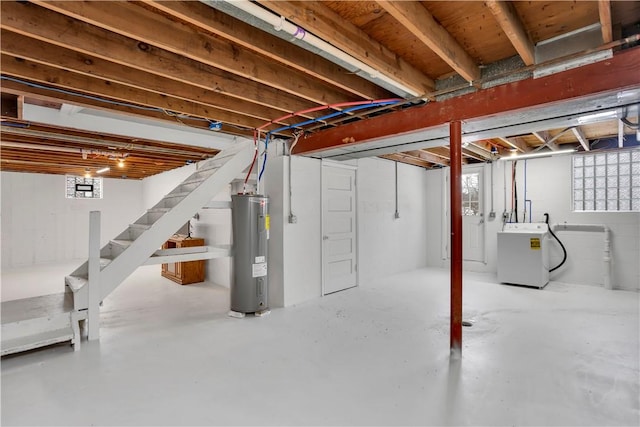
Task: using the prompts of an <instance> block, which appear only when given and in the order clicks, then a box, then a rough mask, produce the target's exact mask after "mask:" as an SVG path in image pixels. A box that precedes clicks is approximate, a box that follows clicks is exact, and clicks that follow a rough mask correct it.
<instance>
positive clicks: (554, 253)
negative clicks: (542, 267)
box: [426, 156, 640, 290]
mask: <svg viewBox="0 0 640 427" xmlns="http://www.w3.org/2000/svg"><path fill="white" fill-rule="evenodd" d="M485 168H486V171H487V174H486V178H487V179H486V180H485V184H486V185H485V188H486V190H487V193H486V199H485V200H486V203H485V218H488V215H489V211H490V193H489V191H490V187H491V186H490V174H489V172H488V169H489V166H488V165H487V166H485ZM445 171H446V170H445V169H441V170H432V171H428V172H427V184H426V188H427V191H428V192H429V194H432V197H430V202H429V209H428V212H427V219H428V225H427V235H428V236H429V239H428V248H427V259H428V264H429V265H430V266H439V267H444V266H447V265H448V264H449V263H448V260H446V259H443V250H442V246H443V238H446V233H441V232H439V230H441V229H442V226H443V216H444V211H445V209H447V208H448V207H447V206H446V205H445V204H443V197H442V192H443V190H444V191H447V192H448V191H449V189H448V187H446V188H444V187H443V183H444V175H445ZM505 172H506V177H507V179H506V183H507V210H510V207H511V202H510V200H511V187H510V185H511V184H510V183H511V175H510V174H511V162H508V161H505V162H496V163H494V190H493V191H494V209H495V211H496V214H497V218H496V219H495V220H493V221H487V222H486V227H487V228H486V253H487V263H486V264H483V263H468V262H466V263H465V269H466V270H471V271H482V272H489V273H495V272H496V253H497V232H498V231H499V230H500V229H501V228H502V222H501V221H500V216H501V214H502V212H503V211H504V210H505V203H504V183H505V179H504V176H505ZM517 184H518V194H519V200H520V202H519V211H520V221H522V206H523V205H522V203H523V200H524V199H525V197H524V161H519V162H518V173H517ZM526 198H527V199H530V200H532V220H533V222H543V221H544V216H543V214H544V213H545V212H547V213H549V215H550V222H551V223H552V224H555V223H564V222H567V223H572V224H576V223H578V224H604V225H607V226H608V227H610V228H611V239H612V242H611V244H612V256H613V262H612V271H613V277H612V283H613V285H614V287H615V288H618V289H630V290H638V289H640V262H639V260H640V213H622V212H613V213H580V212H572V210H571V156H558V157H551V158H542V159H529V160H527V195H526ZM527 216H528V215H527ZM444 224H446V223H444ZM557 235H558V237H559V238H560V239H561V240H562V242H563V243H564V245H565V247H566V248H567V251H568V259H567V262H566V264H565V265H564V266H562V267H560V269H558V270H556V271H555V272H553V273H551V280H557V281H562V282H568V283H576V284H586V285H593V286H601V285H602V283H603V279H602V278H603V272H604V268H603V262H602V259H603V246H604V244H603V235H602V233H593V232H559V233H557ZM550 248H551V264H552V265H554V266H555V265H557V264H558V263H559V262H560V260H561V250H560V249H559V246H558V245H557V244H556V243H555V242H554V243H552V244H551V246H550Z"/></svg>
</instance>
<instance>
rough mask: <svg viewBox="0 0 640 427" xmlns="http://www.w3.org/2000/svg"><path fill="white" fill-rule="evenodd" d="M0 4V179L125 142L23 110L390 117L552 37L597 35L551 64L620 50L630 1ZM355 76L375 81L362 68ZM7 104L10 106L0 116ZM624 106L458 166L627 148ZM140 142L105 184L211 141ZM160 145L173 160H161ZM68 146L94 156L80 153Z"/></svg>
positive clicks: (171, 163) (248, 125)
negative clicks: (255, 12) (30, 117)
mask: <svg viewBox="0 0 640 427" xmlns="http://www.w3.org/2000/svg"><path fill="white" fill-rule="evenodd" d="M0 7H1V12H2V13H1V15H2V16H1V24H0V28H1V34H0V36H1V40H0V45H1V53H2V57H1V61H2V62H1V64H2V65H1V68H2V70H1V71H2V78H3V80H2V89H1V90H2V94H3V111H2V114H3V118H2V134H3V135H2V140H3V145H2V163H1V167H2V170H11V171H22V172H46V173H69V174H78V171H79V170H84V169H86V168H91V169H92V170H95V169H97V168H99V167H101V165H102V164H103V163H104V161H105V159H107V160H108V159H109V158H110V157H109V155H108V153H106V151H109V150H111V151H113V153H111V154H112V156H111V160H113V158H115V156H117V155H119V154H118V152H119V151H120V152H122V151H126V150H124V149H123V148H121V147H114V148H109V147H112V146H109V145H107V146H106V149H105V147H104V145H101V141H102V140H105V139H109V138H115V139H117V138H124V139H125V140H126V139H127V138H128V137H125V136H122V135H118V129H113V134H111V133H110V135H108V136H107V135H103V133H101V132H97V133H96V134H95V135H88V136H87V135H83V138H77V137H76V135H75V134H74V132H72V131H71V130H69V129H66V130H65V129H60V128H55V127H53V128H52V127H51V125H50V124H49V125H45V124H43V123H36V122H29V121H24V120H21V119H23V117H22V116H21V106H22V105H24V104H25V103H26V104H30V105H39V106H44V107H48V108H53V109H61V108H64V106H77V107H80V109H81V108H91V109H94V110H95V109H98V110H100V109H102V110H107V111H110V112H113V113H119V114H122V116H123V117H124V118H126V119H128V120H134V121H135V120H137V119H139V118H144V119H153V120H156V121H159V122H165V123H172V124H178V125H181V126H185V127H191V128H194V127H195V128H198V129H200V130H202V129H209V128H214V129H217V128H218V127H219V126H221V129H220V130H218V131H217V132H216V131H211V139H212V141H215V140H216V139H217V138H219V137H221V134H222V133H225V134H232V135H239V136H245V137H249V138H251V137H253V134H254V130H255V129H260V130H261V136H262V137H264V135H265V134H266V133H267V132H272V135H271V136H272V137H283V138H289V137H291V135H292V133H293V132H294V131H296V130H303V131H304V132H305V133H306V134H307V135H311V134H320V133H322V132H323V131H325V130H327V129H333V128H341V127H342V126H344V125H345V124H347V123H350V122H354V121H359V120H366V119H367V118H369V117H379V116H381V115H389V117H390V118H391V119H390V120H392V117H393V116H392V115H393V114H394V112H397V111H399V110H408V109H414V108H419V107H420V106H423V105H425V104H427V103H438V102H440V101H441V100H443V99H445V98H447V97H457V96H461V95H464V94H466V93H469V92H473V91H479V90H480V91H481V90H483V89H484V88H486V87H490V86H492V85H496V84H503V83H504V82H509V81H513V80H517V79H522V78H530V77H531V73H532V71H533V70H534V68H536V67H537V66H538V65H540V64H541V62H544V63H545V64H546V63H547V62H545V61H544V60H542V59H538V60H537V59H536V55H538V56H540V54H541V52H542V53H544V52H543V51H542V50H540V46H543V45H545V43H547V44H548V43H549V40H553V39H554V38H558V37H568V38H571V34H574V36H573V38H572V40H575V39H576V38H578V39H584V40H586V39H588V38H589V37H591V38H593V37H596V39H597V40H596V41H595V42H592V44H591V45H580V44H578V45H577V46H573V42H572V43H566V44H567V45H568V44H572V49H573V50H566V49H565V51H561V52H560V53H556V56H566V55H573V54H575V52H577V51H581V50H585V49H591V50H593V51H595V52H596V53H597V54H604V55H606V54H607V52H609V54H615V52H617V51H618V50H620V49H629V48H633V46H634V45H635V44H637V37H636V38H633V37H634V35H637V34H638V32H639V29H638V22H639V21H640V4H639V2H624V1H621V2H617V1H612V2H609V1H575V2H572V1H560V2H500V1H487V2H480V1H477V2H476V1H473V2H410V1H406V2H388V1H378V2H369V1H357V2H356V1H353V2H352V1H349V2H343V1H321V2H295V1H277V2H272V1H258V2H231V3H227V2H224V1H202V2H195V1H190V2H156V1H148V0H145V1H140V2H55V1H54V2H43V1H32V2H14V1H3V2H1V4H0ZM256 7H257V8H258V9H260V14H262V15H271V16H272V17H275V19H276V21H278V20H279V21H280V24H279V25H277V27H283V29H282V30H281V31H276V29H274V25H272V24H268V23H265V22H263V21H262V20H261V19H258V18H255V17H251V16H250V15H249V14H248V13H247V10H250V9H251V8H253V9H255V8H256ZM241 8H244V10H242V9H241ZM280 16H282V18H279V17H280ZM285 24H288V25H290V26H291V25H293V26H294V28H297V30H296V33H297V37H298V38H299V37H300V36H301V35H302V34H303V33H305V34H311V35H313V36H315V38H316V39H318V40H320V41H321V42H326V43H329V44H331V45H332V47H333V48H337V49H339V50H341V51H342V53H341V58H342V59H336V58H335V57H333V56H331V55H329V54H327V53H323V52H322V51H321V50H320V49H318V48H317V47H311V46H309V45H308V42H309V40H310V39H311V36H309V35H307V36H305V38H304V40H302V41H299V40H296V37H294V36H293V35H289V34H284V32H285V27H286V25H285ZM256 26H257V27H256ZM258 27H259V28H258ZM587 34H589V37H587V36H586V35H587ZM625 37H631V39H627V40H622V39H624V38H625ZM620 40H622V41H621V42H617V41H620ZM307 49H311V50H307ZM567 49H568V48H567ZM329 50H330V49H329ZM343 56H344V57H348V58H347V59H345V58H343ZM600 59H602V57H600ZM595 60H596V59H595V58H592V59H589V58H587V60H586V61H587V62H589V61H591V62H593V61H595ZM345 61H347V62H345ZM556 62H557V61H556ZM354 64H355V65H354ZM358 67H359V68H358ZM370 69H372V70H375V73H372V72H364V71H363V70H370ZM496 76H498V77H500V78H498V77H496ZM394 85H395V86H394ZM461 88H464V89H461ZM381 100H383V101H381ZM630 102H631V103H633V102H637V100H636V99H635V98H634V99H632V100H631V101H630ZM367 103H369V104H367ZM12 105H15V109H13V108H8V107H7V108H5V106H12ZM327 105H332V107H330V108H324V107H325V106H327ZM343 111H346V112H347V113H342V112H343ZM633 111H636V112H632V113H631V114H630V113H629V111H628V110H626V109H619V110H618V112H617V115H616V116H614V117H611V118H609V119H608V120H599V121H597V122H595V123H584V124H579V125H575V126H573V129H569V130H567V127H566V126H558V125H557V124H556V125H554V124H553V123H550V124H549V127H548V128H546V129H536V133H535V134H534V133H531V132H528V131H522V130H520V131H518V132H517V133H512V134H501V135H490V134H489V135H486V137H485V138H482V139H479V140H474V141H471V142H469V143H468V144H466V146H465V147H464V150H463V155H464V161H465V162H467V163H474V162H481V161H487V160H491V159H494V158H496V157H497V156H501V155H507V154H509V153H510V152H511V151H517V152H521V153H524V152H529V151H532V150H536V149H537V148H540V147H542V146H543V145H545V144H546V146H545V149H552V150H553V149H559V148H561V147H578V148H580V149H581V150H582V149H588V148H591V146H593V147H594V148H600V147H608V146H619V145H620V144H621V143H622V144H624V143H636V141H637V137H636V133H637V132H636V130H635V129H634V127H635V128H637V123H638V120H637V109H636V110H633ZM620 118H624V119H625V123H626V125H621V124H620V123H621V121H620ZM302 122H307V123H306V124H304V125H301V124H300V123H302ZM36 130H37V131H38V132H36V133H35V134H34V131H36ZM47 132H49V133H50V134H51V137H47V136H46V133H47ZM84 132H86V131H84ZM60 134H67V135H69V138H67V139H66V140H65V139H64V138H61V137H60ZM34 135H37V137H36V136H34ZM129 139H130V138H129ZM581 140H582V142H581ZM5 141H6V142H7V143H6V144H5ZM549 141H551V142H549ZM121 142H122V143H123V144H124V142H123V141H121ZM9 143H10V144H11V145H9ZM129 143H130V144H138V145H143V144H140V143H139V142H136V141H129ZM29 144H31V146H32V147H27V146H28V145H29ZM145 144H146V145H147V148H146V149H145V150H138V151H134V150H129V151H128V152H129V156H130V157H129V158H128V160H127V161H131V163H132V164H133V162H134V161H138V162H139V164H138V165H136V167H135V168H134V169H135V171H136V172H135V173H134V172H133V169H132V171H131V172H127V173H126V174H120V173H119V172H118V171H117V170H116V171H113V168H112V171H113V173H112V175H108V176H112V177H123V176H126V177H127V178H141V177H145V176H149V175H153V174H155V173H158V172H160V171H162V170H166V169H171V168H173V167H177V166H178V165H184V164H185V163H186V162H189V161H194V160H196V159H198V158H203V157H207V156H210V155H212V154H213V153H215V150H214V149H213V147H216V145H215V144H214V143H212V146H211V148H210V149H207V148H206V147H205V148H202V147H189V143H188V141H186V142H185V143H184V144H176V143H175V142H167V141H156V142H153V141H145ZM302 144H303V141H301V143H300V145H302ZM43 146H44V148H43ZM47 147H49V148H47ZM50 147H62V148H65V147H67V148H68V147H71V148H73V149H78V150H80V152H79V153H78V152H71V151H68V150H57V151H56V150H54V149H51V148H50ZM167 149H173V150H178V151H179V152H181V153H180V154H176V155H175V156H166V154H167V151H166V150H167ZM82 150H84V152H85V153H87V152H89V151H91V150H94V151H96V152H102V151H105V153H101V154H102V156H95V158H93V157H91V156H88V155H86V156H83V155H82V152H83V151H82ZM154 150H155V151H154ZM396 151H397V150H393V149H387V150H386V151H385V150H383V151H382V152H380V153H376V155H383V156H385V157H387V158H390V159H392V160H396V161H400V162H405V163H410V164H414V165H417V166H421V167H429V168H430V167H440V166H446V165H448V162H449V158H448V149H447V142H446V141H443V142H442V144H440V145H438V146H429V147H426V148H425V147H417V148H414V149H407V150H406V151H403V152H396ZM492 151H493V153H492ZM120 154H121V153H120ZM321 157H322V156H321ZM5 160H6V161H5ZM52 164H55V165H56V166H55V167H54V166H47V165H52ZM67 166H68V167H67Z"/></svg>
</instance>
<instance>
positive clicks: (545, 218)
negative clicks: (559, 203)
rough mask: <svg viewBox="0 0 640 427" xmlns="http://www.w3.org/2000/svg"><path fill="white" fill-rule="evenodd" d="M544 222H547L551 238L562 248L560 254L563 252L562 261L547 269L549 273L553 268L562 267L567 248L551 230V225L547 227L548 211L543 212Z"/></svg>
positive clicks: (565, 258)
mask: <svg viewBox="0 0 640 427" xmlns="http://www.w3.org/2000/svg"><path fill="white" fill-rule="evenodd" d="M544 222H545V223H546V224H547V226H548V228H549V233H551V235H552V236H553V238H554V239H556V241H557V242H558V243H559V244H560V247H561V248H562V254H563V255H562V261H560V264H558V265H556V266H555V267H553V268H552V269H550V270H549V273H551V272H552V271H555V270H557V269H559V268H560V267H562V265H563V264H564V263H565V261H566V260H567V249H566V248H565V247H564V245H563V244H562V242H561V241H560V239H558V236H556V235H555V233H554V232H553V230H552V229H551V227H549V214H548V213H545V214H544Z"/></svg>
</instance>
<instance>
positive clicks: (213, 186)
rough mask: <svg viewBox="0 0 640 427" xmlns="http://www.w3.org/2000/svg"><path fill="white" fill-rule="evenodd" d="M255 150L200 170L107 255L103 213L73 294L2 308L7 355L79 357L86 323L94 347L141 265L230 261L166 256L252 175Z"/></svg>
mask: <svg viewBox="0 0 640 427" xmlns="http://www.w3.org/2000/svg"><path fill="white" fill-rule="evenodd" d="M254 150H255V149H254V146H253V145H252V144H251V143H250V142H248V141H247V142H241V143H237V144H234V145H232V146H231V147H229V148H226V149H224V150H222V151H221V152H220V153H218V155H216V156H215V157H214V158H212V159H209V160H206V161H204V162H201V163H199V165H198V169H197V170H196V171H195V172H194V173H193V174H192V175H190V176H189V177H188V178H187V179H186V180H185V181H183V182H182V183H181V184H179V185H178V186H177V187H176V188H174V189H173V190H172V191H171V192H169V193H168V194H167V195H166V196H165V197H164V198H163V199H162V200H160V201H159V202H158V203H157V204H156V205H155V206H153V207H152V208H151V209H148V210H147V211H146V212H145V213H144V214H143V215H142V216H141V217H140V218H138V219H137V220H136V221H134V222H133V223H132V224H130V225H129V226H128V227H127V228H126V229H125V230H124V231H123V232H122V233H120V234H119V235H117V236H116V237H115V238H114V239H113V240H110V241H109V243H107V244H106V245H105V246H104V247H102V248H100V247H99V241H100V236H99V230H100V225H99V212H92V213H91V214H92V215H91V220H90V229H91V231H90V237H89V240H90V242H89V260H88V261H86V262H85V263H83V264H82V265H80V266H79V267H78V268H77V269H76V270H74V271H73V272H72V273H71V274H70V275H69V276H67V277H66V278H65V292H64V293H62V294H54V295H51V296H47V297H50V298H44V297H37V298H35V299H34V298H28V299H26V300H16V301H7V302H5V303H2V312H3V313H2V346H1V352H2V355H5V354H10V353H15V352H18V351H24V350H28V349H32V348H37V347H40V346H44V345H48V344H52V343H55V342H61V341H67V340H70V341H71V342H72V343H73V344H74V348H76V349H78V348H79V343H80V335H79V328H78V322H79V321H80V320H85V319H88V321H89V322H88V326H89V330H88V332H89V333H88V335H89V339H97V338H99V304H100V302H101V301H102V300H104V299H105V298H106V297H107V296H108V295H109V294H110V293H111V292H113V290H114V289H116V288H117V287H118V285H120V283H122V281H124V279H126V278H127V277H128V276H129V275H130V274H131V273H133V271H134V270H135V269H136V268H138V267H139V266H141V265H150V264H162V263H173V262H184V261H195V260H202V259H212V258H217V257H221V256H229V254H230V248H229V247H212V246H200V247H192V248H178V249H158V248H160V247H161V246H162V244H163V243H164V242H165V241H166V240H167V239H168V238H169V237H170V236H172V235H173V234H174V233H175V232H176V230H178V229H179V228H180V227H182V226H183V225H184V224H185V223H186V222H187V221H189V220H190V219H191V218H192V217H193V216H194V215H195V214H196V213H197V212H198V211H199V210H200V209H201V208H202V207H203V206H205V205H207V204H208V203H209V202H210V201H211V199H212V198H213V197H214V196H215V195H217V194H218V193H220V191H222V190H223V189H224V188H225V187H226V186H227V185H228V184H229V183H230V182H232V181H233V180H234V179H236V178H237V177H238V175H240V174H241V173H242V172H243V171H244V170H246V168H247V167H248V166H249V165H250V164H251V161H252V159H253V155H254ZM96 221H97V222H96ZM38 298H39V299H38ZM27 300H30V301H27ZM22 306H24V307H22ZM25 307H30V308H29V309H26V310H25ZM5 312H6V313H9V314H11V315H9V314H8V315H7V316H5ZM21 313H23V314H21ZM24 313H26V314H24Z"/></svg>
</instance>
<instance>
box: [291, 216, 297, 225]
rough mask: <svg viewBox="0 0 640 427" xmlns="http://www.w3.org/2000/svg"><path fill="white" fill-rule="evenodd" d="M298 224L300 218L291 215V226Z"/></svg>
mask: <svg viewBox="0 0 640 427" xmlns="http://www.w3.org/2000/svg"><path fill="white" fill-rule="evenodd" d="M297 222H298V217H297V216H295V215H293V214H291V215H289V224H295V223H297Z"/></svg>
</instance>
